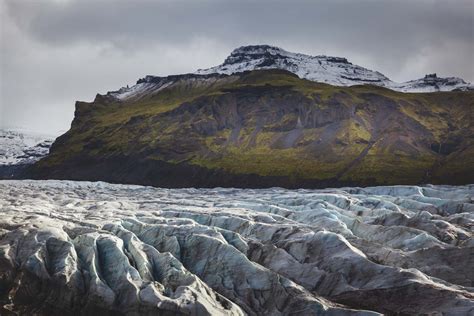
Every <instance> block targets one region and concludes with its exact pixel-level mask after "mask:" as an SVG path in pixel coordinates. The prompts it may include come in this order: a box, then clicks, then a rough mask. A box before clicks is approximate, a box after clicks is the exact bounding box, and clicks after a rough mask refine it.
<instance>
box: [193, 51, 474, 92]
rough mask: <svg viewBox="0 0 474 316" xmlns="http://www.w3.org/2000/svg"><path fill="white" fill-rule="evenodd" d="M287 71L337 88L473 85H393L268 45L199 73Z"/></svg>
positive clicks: (456, 81)
mask: <svg viewBox="0 0 474 316" xmlns="http://www.w3.org/2000/svg"><path fill="white" fill-rule="evenodd" d="M273 68H278V69H284V70H288V71H290V72H292V73H294V74H296V75H298V76H299V77H300V78H304V79H308V80H311V81H317V82H324V83H328V84H331V85H336V86H351V85H358V84H373V85H378V86H382V87H386V88H390V89H392V90H396V91H402V92H436V91H451V90H455V89H459V90H472V89H473V86H472V85H471V84H469V83H466V82H465V81H464V80H462V79H460V78H455V77H451V78H439V77H437V76H436V74H431V75H426V76H425V77H424V78H422V79H417V80H412V81H408V82H404V83H397V82H393V81H392V80H390V79H389V78H387V77H386V76H384V75H383V74H381V73H380V72H378V71H373V70H370V69H366V68H364V67H361V66H358V65H354V64H352V63H350V62H349V61H347V59H346V58H342V57H331V56H324V55H320V56H309V55H305V54H298V53H291V52H288V51H285V50H283V49H281V48H278V47H274V46H269V45H251V46H242V47H240V48H237V49H235V50H234V51H233V52H232V53H231V54H230V56H229V57H227V58H226V60H225V61H224V63H223V64H222V65H219V66H215V67H212V68H208V69H199V70H198V71H197V72H196V74H212V73H220V74H232V73H236V72H242V71H248V70H255V69H273Z"/></svg>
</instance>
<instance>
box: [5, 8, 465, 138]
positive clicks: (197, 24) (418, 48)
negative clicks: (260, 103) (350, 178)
mask: <svg viewBox="0 0 474 316" xmlns="http://www.w3.org/2000/svg"><path fill="white" fill-rule="evenodd" d="M2 11H3V12H2V15H4V17H5V18H2V38H1V46H2V60H1V63H2V74H1V76H2V78H1V79H2V82H3V83H2V95H1V102H2V107H3V108H4V110H3V114H2V122H1V124H2V125H15V122H19V124H22V125H24V124H36V125H37V126H38V127H35V128H38V129H42V128H43V127H42V124H43V123H37V122H33V121H34V120H32V119H30V118H28V114H27V113H28V111H27V110H29V111H31V110H32V109H35V111H41V110H43V109H47V110H48V111H51V112H52V113H53V114H54V113H57V122H55V124H52V125H54V126H56V127H58V128H59V127H61V128H63V129H64V128H67V125H68V124H69V122H70V119H71V117H72V108H73V101H74V100H75V99H86V100H87V99H91V98H92V97H93V96H94V94H95V93H96V92H102V93H103V92H105V91H107V90H110V89H117V88H119V87H120V86H123V85H126V84H129V83H133V82H134V81H135V80H136V79H137V78H138V77H141V76H143V75H145V74H161V75H165V74H171V73H179V72H191V71H194V70H195V69H197V68H204V67H209V66H212V65H216V64H218V63H221V62H222V60H223V59H224V58H225V56H226V55H227V54H228V53H229V52H230V51H231V50H232V49H233V48H235V47H237V46H241V45H246V44H256V43H267V44H272V45H277V46H280V47H283V48H285V49H287V50H290V51H296V52H303V53H308V54H313V55H316V54H328V55H337V56H344V57H347V58H348V59H349V60H350V61H352V62H354V63H357V64H360V65H362V66H365V67H367V68H371V69H375V70H378V71H381V72H382V73H384V74H386V75H387V76H389V77H390V78H392V79H394V80H396V81H405V80H409V79H415V78H418V77H421V76H423V75H424V74H425V73H429V72H438V73H439V74H440V75H443V76H448V75H449V76H454V75H455V76H460V77H463V78H464V79H466V80H468V81H471V82H472V81H474V69H473V66H472V64H473V62H472V61H473V60H472V59H473V55H474V36H473V32H474V31H473V30H474V26H473V23H474V22H473V19H474V18H473V15H474V14H473V11H474V4H473V2H472V1H461V0H459V1H435V0H419V1H413V0H410V1H409V0H400V1H376V0H370V1H369V0H362V1H350V0H345V1H343V0H335V1H334V0H333V1H270V0H268V1H138V0H135V1H132V0H128V1H125V0H118V1H108V0H101V1H100V0H95V1H75V0H49V1H47V0H44V1H33V0H30V1H28V0H15V1H13V0H6V1H5V2H4V5H3V6H2ZM48 56H49V58H48ZM21 81H23V82H29V84H28V85H26V86H25V85H19V84H18V82H21ZM12 104H15V108H13V105H12ZM17 108H18V109H17ZM38 109H41V110H38ZM5 113H6V114H5ZM64 113H68V114H67V115H65V114H64ZM53 117H54V115H53ZM64 122H66V123H64ZM45 128H46V127H45Z"/></svg>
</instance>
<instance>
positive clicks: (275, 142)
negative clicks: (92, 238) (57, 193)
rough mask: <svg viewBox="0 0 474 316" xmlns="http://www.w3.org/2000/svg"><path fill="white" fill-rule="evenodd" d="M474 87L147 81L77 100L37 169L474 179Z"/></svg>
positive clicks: (357, 179)
mask: <svg viewBox="0 0 474 316" xmlns="http://www.w3.org/2000/svg"><path fill="white" fill-rule="evenodd" d="M473 95H474V94H473V93H472V92H461V91H452V92H439V93H424V94H423V93H417V94H407V93H399V92H395V91H392V90H388V89H385V88H381V87H376V86H370V85H365V86H352V87H335V86H330V85H326V84H321V83H315V82H311V81H308V80H304V79H299V78H298V77H297V76H296V75H294V74H292V73H290V72H287V71H283V70H258V71H251V72H243V73H238V74H233V75H222V74H214V75H213V74H208V75H183V76H170V77H166V78H157V77H147V78H145V79H141V80H139V82H138V84H137V85H136V86H134V87H133V88H132V89H127V90H126V91H122V90H119V91H117V92H111V93H108V94H107V95H98V96H97V97H96V99H95V100H94V101H93V102H91V103H85V102H77V103H76V113H75V118H74V121H73V123H72V126H71V129H70V130H69V131H68V132H67V133H66V134H64V135H63V136H61V137H59V138H58V139H57V140H56V142H55V143H54V144H53V146H52V147H51V153H50V155H49V156H48V157H47V158H46V159H43V160H42V161H40V162H38V163H37V164H36V165H35V166H34V167H33V168H32V169H31V170H30V172H29V176H30V177H36V178H57V179H76V180H104V181H111V182H124V183H139V184H147V185H157V186H166V187H181V186H238V187H242V186H243V187H265V186H284V187H318V186H336V185H375V184H417V183H427V182H430V183H453V184H454V183H455V184H463V183H472V182H474V168H472V166H473V165H474V158H473V157H474V127H473V126H474V118H473V115H472V113H473V109H474V98H473Z"/></svg>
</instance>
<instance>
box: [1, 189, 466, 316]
mask: <svg viewBox="0 0 474 316" xmlns="http://www.w3.org/2000/svg"><path fill="white" fill-rule="evenodd" d="M473 196H474V186H462V187H450V186H427V187H414V186H398V187H373V188H365V189H362V188H342V189H325V190H296V191H292V190H284V189H265V190H250V189H247V190H241V189H173V190H170V189H157V188H151V187H141V186H129V185H111V184H106V183H100V182H98V183H92V182H73V181H26V180H25V181H1V182H0V209H1V210H2V217H1V218H0V302H1V308H0V314H2V315H4V314H5V315H31V314H36V315H65V314H78V315H156V314H159V315H176V314H183V315H245V314H248V315H376V314H377V313H384V314H407V315H408V314H445V315H470V314H472V313H474V290H473V288H474V272H473V269H472V267H473V266H474V242H473V239H472V233H473V227H474V225H473V223H474V208H473V199H472V197H473Z"/></svg>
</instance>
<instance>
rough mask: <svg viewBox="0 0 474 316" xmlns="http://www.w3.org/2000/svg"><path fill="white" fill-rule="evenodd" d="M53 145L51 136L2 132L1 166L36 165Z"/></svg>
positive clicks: (10, 131)
mask: <svg viewBox="0 0 474 316" xmlns="http://www.w3.org/2000/svg"><path fill="white" fill-rule="evenodd" d="M52 143H53V138H52V137H51V136H47V135H39V134H32V133H27V132H23V131H13V130H0V166H5V165H6V166H13V165H25V164H31V163H34V162H36V161H38V160H39V159H41V158H43V157H44V156H46V155H47V154H48V153H49V147H51V144H52Z"/></svg>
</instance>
